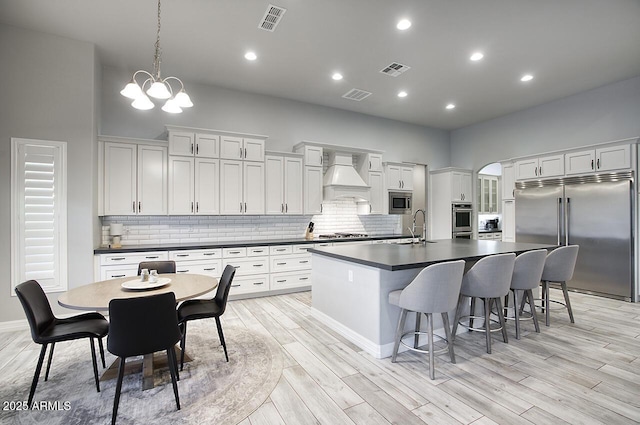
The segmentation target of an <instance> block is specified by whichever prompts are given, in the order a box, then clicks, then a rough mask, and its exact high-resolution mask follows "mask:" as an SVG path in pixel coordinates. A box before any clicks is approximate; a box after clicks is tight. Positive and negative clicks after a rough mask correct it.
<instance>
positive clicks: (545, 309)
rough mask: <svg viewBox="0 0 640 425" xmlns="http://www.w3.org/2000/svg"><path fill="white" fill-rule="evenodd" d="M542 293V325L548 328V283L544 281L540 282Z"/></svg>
mask: <svg viewBox="0 0 640 425" xmlns="http://www.w3.org/2000/svg"><path fill="white" fill-rule="evenodd" d="M542 291H543V294H544V295H543V297H544V303H543V304H542V305H544V314H545V316H544V324H545V325H546V326H549V312H550V310H549V282H547V281H546V280H543V281H542Z"/></svg>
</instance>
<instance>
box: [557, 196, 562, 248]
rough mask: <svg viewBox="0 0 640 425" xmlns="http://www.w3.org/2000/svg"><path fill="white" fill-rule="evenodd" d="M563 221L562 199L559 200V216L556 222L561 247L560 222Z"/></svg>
mask: <svg viewBox="0 0 640 425" xmlns="http://www.w3.org/2000/svg"><path fill="white" fill-rule="evenodd" d="M561 220H562V198H558V216H557V220H556V224H557V228H556V235H558V245H560V221H561Z"/></svg>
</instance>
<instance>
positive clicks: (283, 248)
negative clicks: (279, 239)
mask: <svg viewBox="0 0 640 425" xmlns="http://www.w3.org/2000/svg"><path fill="white" fill-rule="evenodd" d="M292 252H293V246H292V245H275V246H270V247H269V254H271V255H280V254H291V253H292Z"/></svg>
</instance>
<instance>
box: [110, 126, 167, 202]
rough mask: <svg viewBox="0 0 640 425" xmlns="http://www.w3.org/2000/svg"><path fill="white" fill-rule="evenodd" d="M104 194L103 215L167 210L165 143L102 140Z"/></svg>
mask: <svg viewBox="0 0 640 425" xmlns="http://www.w3.org/2000/svg"><path fill="white" fill-rule="evenodd" d="M113 139H115V138H111V140H113ZM141 142H142V141H141ZM103 196H104V199H103V202H104V215H165V214H167V148H166V146H157V145H146V144H141V143H135V142H134V143H127V142H126V141H125V140H124V139H123V141H122V142H120V141H118V142H113V141H105V142H104V180H103Z"/></svg>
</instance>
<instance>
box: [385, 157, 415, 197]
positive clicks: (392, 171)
mask: <svg viewBox="0 0 640 425" xmlns="http://www.w3.org/2000/svg"><path fill="white" fill-rule="evenodd" d="M385 175H386V180H387V189H388V190H399V191H403V190H404V191H411V190H413V166H412V165H406V164H394V163H389V162H388V163H386V168H385Z"/></svg>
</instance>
